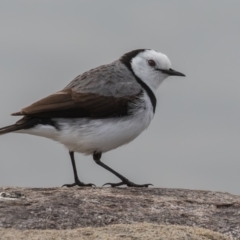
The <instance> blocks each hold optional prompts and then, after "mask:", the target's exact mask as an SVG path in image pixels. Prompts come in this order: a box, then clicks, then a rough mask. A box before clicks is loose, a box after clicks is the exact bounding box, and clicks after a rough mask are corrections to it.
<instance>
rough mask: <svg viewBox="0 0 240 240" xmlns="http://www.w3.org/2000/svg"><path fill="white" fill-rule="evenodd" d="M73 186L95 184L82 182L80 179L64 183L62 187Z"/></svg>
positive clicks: (93, 185)
mask: <svg viewBox="0 0 240 240" xmlns="http://www.w3.org/2000/svg"><path fill="white" fill-rule="evenodd" d="M74 186H79V187H96V185H95V184H92V183H84V182H81V181H80V180H77V181H75V183H72V184H64V185H62V187H74Z"/></svg>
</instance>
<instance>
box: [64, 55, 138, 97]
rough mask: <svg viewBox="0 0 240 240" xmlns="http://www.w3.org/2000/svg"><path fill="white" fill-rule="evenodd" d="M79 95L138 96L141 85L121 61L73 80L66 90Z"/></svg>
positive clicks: (100, 67)
mask: <svg viewBox="0 0 240 240" xmlns="http://www.w3.org/2000/svg"><path fill="white" fill-rule="evenodd" d="M69 88H71V89H73V90H75V91H77V92H79V93H95V94H99V95H103V96H115V97H123V96H130V95H134V94H138V93H139V92H140V91H141V86H140V84H139V83H138V82H137V81H136V79H135V77H134V76H133V73H132V72H130V71H129V69H128V68H127V67H126V66H125V65H124V64H123V63H121V62H120V61H119V60H117V61H114V62H112V63H110V64H107V65H102V66H99V67H97V68H94V69H91V70H89V71H87V72H85V73H83V74H81V75H79V76H77V77H76V78H75V79H73V80H72V81H71V82H70V83H69V84H68V85H67V86H66V87H65V88H64V89H69Z"/></svg>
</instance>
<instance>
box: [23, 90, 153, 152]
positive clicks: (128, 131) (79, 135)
mask: <svg viewBox="0 0 240 240" xmlns="http://www.w3.org/2000/svg"><path fill="white" fill-rule="evenodd" d="M142 98H143V100H144V101H143V102H142V103H141V106H140V108H139V109H138V110H137V111H134V113H133V115H131V116H126V117H119V118H109V119H85V118H75V119H66V118H65V119H54V120H55V121H57V123H58V124H59V126H60V128H61V130H60V131H58V130H56V129H55V128H54V127H50V126H44V125H38V126H36V127H35V128H32V129H26V130H21V131H20V132H23V133H28V134H33V135H38V136H43V137H47V138H51V139H53V140H55V141H58V142H60V143H62V144H63V145H65V146H66V147H67V148H68V149H69V150H70V151H74V152H80V153H83V154H86V155H89V154H92V153H93V152H94V151H99V152H107V151H110V150H112V149H115V148H117V147H119V146H122V145H124V144H127V143H129V142H131V141H132V140H133V139H135V138H136V137H137V136H138V135H139V134H140V133H141V132H142V131H143V130H145V129H146V128H147V127H148V126H149V124H150V122H151V120H152V118H153V109H152V105H151V102H150V99H149V97H148V96H147V95H146V93H144V95H143V97H142Z"/></svg>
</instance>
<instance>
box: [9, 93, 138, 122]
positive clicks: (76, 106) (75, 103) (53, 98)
mask: <svg viewBox="0 0 240 240" xmlns="http://www.w3.org/2000/svg"><path fill="white" fill-rule="evenodd" d="M141 94H142V93H141V92H139V93H138V94H137V95H134V96H125V97H119V98H115V97H112V96H101V95H98V94H94V93H78V92H75V91H73V90H72V89H64V90H62V91H59V92H57V93H55V94H52V95H50V96H48V97H46V98H43V99H41V100H39V101H37V102H35V103H33V104H32V105H30V106H28V107H26V108H23V109H22V110H21V111H20V112H17V113H13V114H12V115H14V116H20V115H24V116H36V117H57V118H68V117H71V118H72V117H90V118H108V117H115V116H124V115H127V113H128V110H129V103H130V102H132V101H134V100H136V99H137V98H138V97H139V96H140V95H141Z"/></svg>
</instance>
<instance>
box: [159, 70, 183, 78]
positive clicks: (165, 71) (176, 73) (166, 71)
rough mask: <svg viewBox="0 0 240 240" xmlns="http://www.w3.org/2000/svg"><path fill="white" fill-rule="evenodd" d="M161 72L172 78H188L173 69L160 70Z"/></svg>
mask: <svg viewBox="0 0 240 240" xmlns="http://www.w3.org/2000/svg"><path fill="white" fill-rule="evenodd" d="M159 70H160V71H161V72H163V73H166V74H168V75H170V76H181V77H186V76H185V75H184V74H183V73H180V72H177V71H175V70H173V69H171V68H169V69H168V70H167V69H159Z"/></svg>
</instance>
